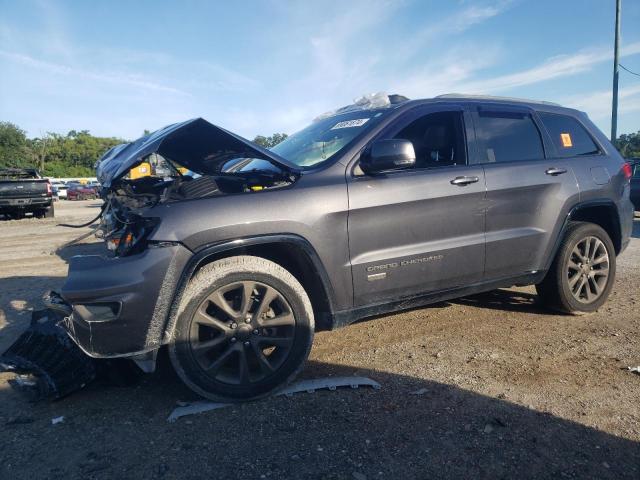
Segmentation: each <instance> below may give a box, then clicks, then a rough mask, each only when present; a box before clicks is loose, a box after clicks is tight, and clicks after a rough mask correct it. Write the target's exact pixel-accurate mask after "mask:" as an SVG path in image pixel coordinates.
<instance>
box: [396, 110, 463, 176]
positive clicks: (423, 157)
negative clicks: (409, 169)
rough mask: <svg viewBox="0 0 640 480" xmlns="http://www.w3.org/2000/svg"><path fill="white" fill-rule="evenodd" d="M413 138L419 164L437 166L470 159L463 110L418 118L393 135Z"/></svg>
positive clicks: (400, 137) (421, 166)
mask: <svg viewBox="0 0 640 480" xmlns="http://www.w3.org/2000/svg"><path fill="white" fill-rule="evenodd" d="M393 138H395V139H403V140H410V141H411V143H413V148H414V150H415V152H416V165H415V168H434V167H443V166H452V165H464V164H465V163H466V148H465V137H464V127H463V123H462V113H461V112H437V113H430V114H427V115H424V116H422V117H420V118H418V119H417V120H414V121H413V122H411V123H410V124H409V125H407V126H406V127H404V128H403V129H402V130H401V131H400V132H398V133H397V134H396V135H394V136H393Z"/></svg>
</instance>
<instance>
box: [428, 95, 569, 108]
mask: <svg viewBox="0 0 640 480" xmlns="http://www.w3.org/2000/svg"><path fill="white" fill-rule="evenodd" d="M434 98H436V99H445V100H478V101H485V102H505V103H525V104H532V105H549V106H552V107H562V105H560V104H559V103H554V102H546V101H544V100H529V99H526V98H513V97H495V96H492V95H465V94H462V93H445V94H443V95H438V96H436V97H434Z"/></svg>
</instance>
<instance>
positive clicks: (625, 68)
mask: <svg viewBox="0 0 640 480" xmlns="http://www.w3.org/2000/svg"><path fill="white" fill-rule="evenodd" d="M618 66H619V67H620V68H622V69H623V70H626V71H627V72H629V73H630V74H631V75H636V76H637V77H640V73H636V72H632V71H631V70H629V69H628V68H627V67H625V66H624V65H622V64H621V63H619V64H618Z"/></svg>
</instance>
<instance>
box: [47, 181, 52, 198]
mask: <svg viewBox="0 0 640 480" xmlns="http://www.w3.org/2000/svg"><path fill="white" fill-rule="evenodd" d="M51 195H53V193H52V192H51V183H50V182H47V196H48V197H50V196H51Z"/></svg>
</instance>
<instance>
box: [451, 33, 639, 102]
mask: <svg viewBox="0 0 640 480" xmlns="http://www.w3.org/2000/svg"><path fill="white" fill-rule="evenodd" d="M638 53H640V42H636V43H632V44H630V45H628V46H626V47H625V48H623V49H622V51H621V52H620V56H621V57H626V56H631V55H636V54H638ZM608 60H613V54H612V52H611V50H610V49H603V48H600V49H591V50H584V51H581V52H578V53H575V54H568V55H558V56H555V57H551V58H549V59H547V60H546V61H544V62H543V63H542V64H540V65H538V66H535V67H533V68H529V69H526V70H523V71H520V72H515V73H511V74H507V75H501V76H498V77H493V78H488V79H485V80H479V81H474V82H469V83H467V84H464V85H462V86H461V88H463V89H464V91H465V92H470V93H495V92H500V91H504V90H510V89H513V88H516V87H522V86H525V85H532V84H535V83H540V82H544V81H547V80H553V79H556V78H560V77H567V76H570V75H576V74H578V73H583V72H586V71H589V70H590V69H591V68H593V67H594V66H595V65H597V64H599V63H602V62H604V61H608Z"/></svg>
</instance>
